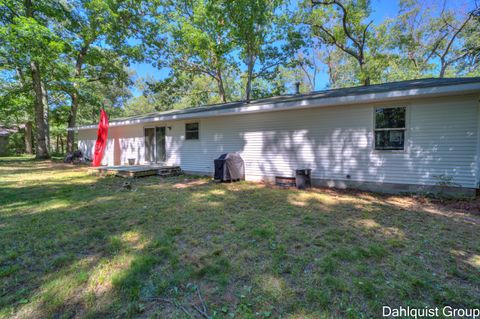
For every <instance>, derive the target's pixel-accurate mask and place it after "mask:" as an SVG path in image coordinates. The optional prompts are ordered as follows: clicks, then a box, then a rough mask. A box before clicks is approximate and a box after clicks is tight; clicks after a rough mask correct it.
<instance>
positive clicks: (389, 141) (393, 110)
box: [375, 107, 407, 150]
mask: <svg viewBox="0 0 480 319" xmlns="http://www.w3.org/2000/svg"><path fill="white" fill-rule="evenodd" d="M406 113H407V108H405V107H389V108H377V109H375V149H376V150H403V149H404V148H405V124H406Z"/></svg>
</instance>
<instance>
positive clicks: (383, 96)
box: [68, 83, 480, 131]
mask: <svg viewBox="0 0 480 319" xmlns="http://www.w3.org/2000/svg"><path fill="white" fill-rule="evenodd" d="M476 92H480V83H467V84H456V85H445V86H436V87H430V88H419V89H410V90H396V91H388V92H380V93H368V94H360V95H346V96H339V97H327V98H326V97H321V96H320V97H302V98H300V99H296V100H288V101H285V102H275V103H266V104H253V105H246V106H239V107H236V108H231V109H223V110H212V111H203V112H196V113H185V114H177V115H168V114H166V115H160V116H154V117H149V118H142V119H131V120H123V121H116V122H111V123H110V126H111V127H115V126H127V125H136V124H142V123H150V122H162V121H172V120H185V119H199V118H206V117H216V116H226V115H240V114H251V113H260V112H272V111H284V110H296V109H306V108H314V107H327V106H340V105H353V104H362V103H368V102H382V101H395V100H401V99H405V98H409V97H415V98H420V97H422V98H425V97H435V96H445V95H451V94H455V95H460V94H470V93H476ZM95 128H97V125H85V126H78V127H74V128H69V129H68V130H74V131H79V130H88V129H95Z"/></svg>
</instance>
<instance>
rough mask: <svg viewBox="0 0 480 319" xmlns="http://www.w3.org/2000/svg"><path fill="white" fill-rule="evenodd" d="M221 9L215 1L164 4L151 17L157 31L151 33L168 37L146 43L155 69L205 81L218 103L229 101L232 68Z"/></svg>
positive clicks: (230, 51) (228, 38)
mask: <svg viewBox="0 0 480 319" xmlns="http://www.w3.org/2000/svg"><path fill="white" fill-rule="evenodd" d="M224 7H225V5H224V3H223V2H222V1H219V0H193V1H185V2H179V1H167V2H166V3H165V4H164V5H163V9H164V10H163V11H161V12H160V14H155V18H156V21H157V23H158V28H156V30H155V31H154V32H166V33H167V34H168V37H165V39H164V41H160V42H155V41H151V42H150V43H151V44H153V46H152V49H153V51H154V52H153V54H155V55H156V56H158V55H160V58H159V62H158V63H157V65H158V66H160V67H164V66H167V67H169V68H171V69H172V70H174V71H173V72H172V75H173V76H177V77H178V74H180V73H182V74H185V75H187V76H199V77H200V78H209V79H210V80H212V81H214V82H215V85H216V93H217V94H218V96H219V100H220V101H221V102H227V100H228V99H229V97H228V95H227V94H228V89H227V88H226V86H227V84H226V83H225V76H226V73H227V72H228V70H229V69H231V68H235V67H236V63H235V61H234V59H233V58H232V56H231V53H232V50H233V48H234V46H233V42H232V40H231V39H230V37H229V28H230V25H229V22H228V20H227V18H226V17H225V14H224V11H225V8H224ZM150 38H151V39H158V37H150ZM162 61H165V62H163V63H162Z"/></svg>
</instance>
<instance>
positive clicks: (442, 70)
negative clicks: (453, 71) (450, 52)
mask: <svg viewBox="0 0 480 319" xmlns="http://www.w3.org/2000/svg"><path fill="white" fill-rule="evenodd" d="M446 70H447V64H446V63H445V61H441V66H440V74H439V75H438V77H439V78H444V77H445V71H446Z"/></svg>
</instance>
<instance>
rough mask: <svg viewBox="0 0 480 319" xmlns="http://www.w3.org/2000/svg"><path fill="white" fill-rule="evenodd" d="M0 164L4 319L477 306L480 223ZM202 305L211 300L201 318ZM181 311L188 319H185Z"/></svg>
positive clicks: (360, 201)
mask: <svg viewBox="0 0 480 319" xmlns="http://www.w3.org/2000/svg"><path fill="white" fill-rule="evenodd" d="M87 172H88V170H87V168H82V167H72V166H68V165H63V164H61V163H55V162H53V163H52V162H49V161H44V162H37V161H33V160H31V159H29V158H3V159H0V317H5V318H7V317H8V318H10V317H16V318H17V317H18V318H44V317H54V318H70V317H77V318H82V317H87V318H97V317H106V318H112V317H142V318H149V317H152V318H189V316H191V317H192V318H201V317H200V315H199V312H198V311H196V310H195V309H194V308H193V306H195V307H196V308H198V309H200V310H201V311H202V312H206V313H207V314H208V315H209V316H211V317H212V318H279V317H281V318H292V319H293V318H338V317H347V318H363V317H365V318H369V317H380V316H381V309H382V308H381V307H382V305H390V306H392V307H393V306H399V305H402V306H407V305H408V306H411V307H424V306H429V307H434V306H443V305H452V306H455V307H467V308H468V307H480V239H479V238H480V237H479V234H480V218H479V217H478V216H474V215H469V214H461V213H454V212H442V211H441V210H439V209H437V208H436V206H435V205H423V206H422V205H416V202H415V201H414V200H412V199H409V198H402V197H392V196H380V195H374V194H368V193H360V192H335V191H326V190H312V191H297V190H279V189H273V188H268V187H264V186H262V185H258V184H253V183H234V184H215V183H212V182H210V181H209V180H208V179H193V178H190V179H186V177H175V178H169V179H160V178H158V177H151V178H143V179H138V180H136V181H134V182H133V184H132V188H131V189H127V188H124V187H122V185H123V183H124V182H125V180H124V179H121V178H117V177H103V178H102V177H97V176H93V175H91V174H88V173H87ZM201 299H203V300H204V304H205V306H206V307H205V308H206V311H205V309H204V308H203V305H202V302H201V301H200V300H201ZM187 313H188V314H187Z"/></svg>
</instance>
